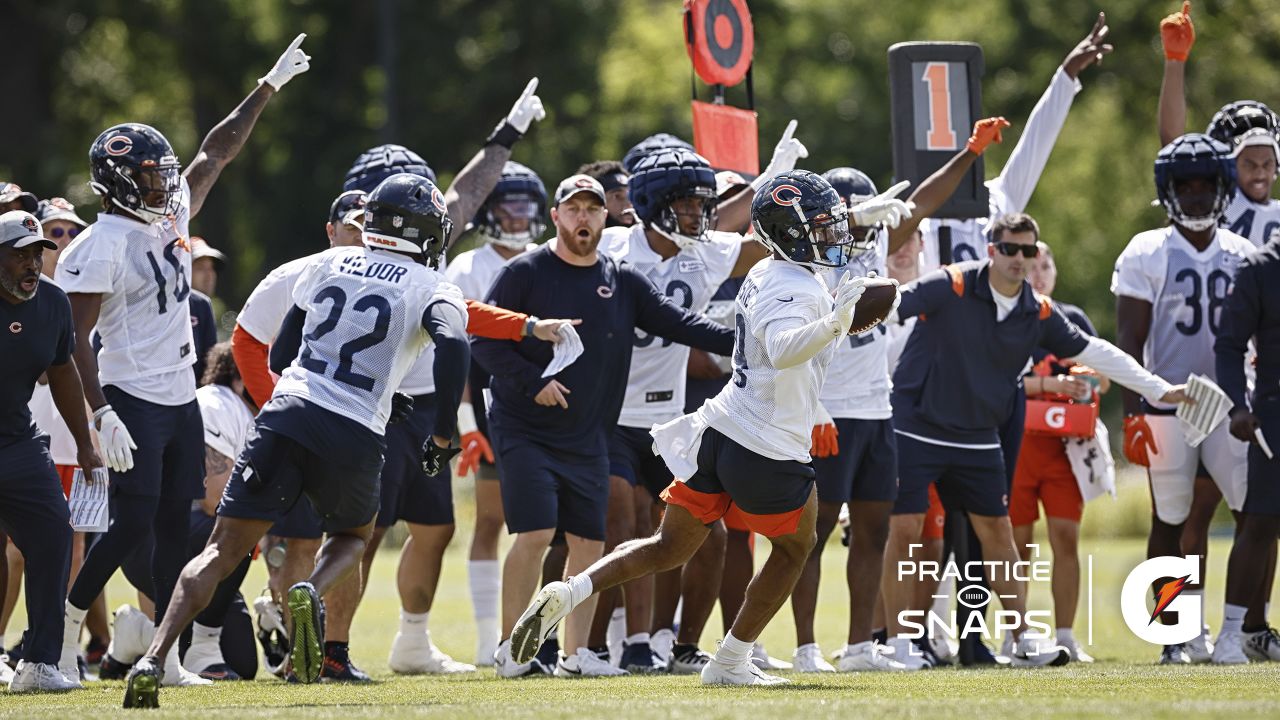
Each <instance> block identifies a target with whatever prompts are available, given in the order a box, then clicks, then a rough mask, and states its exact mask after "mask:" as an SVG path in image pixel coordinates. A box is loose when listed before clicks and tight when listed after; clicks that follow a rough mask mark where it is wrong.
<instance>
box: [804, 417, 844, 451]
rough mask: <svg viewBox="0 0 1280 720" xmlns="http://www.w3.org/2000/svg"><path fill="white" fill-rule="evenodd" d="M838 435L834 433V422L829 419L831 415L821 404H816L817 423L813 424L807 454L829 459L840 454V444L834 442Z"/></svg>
mask: <svg viewBox="0 0 1280 720" xmlns="http://www.w3.org/2000/svg"><path fill="white" fill-rule="evenodd" d="M839 435H840V433H839V432H837V431H836V421H835V420H832V419H831V413H829V412H827V409H826V408H825V407H822V404H821V403H819V404H818V418H817V422H815V423H814V424H813V438H812V445H810V447H809V454H810V455H812V456H814V457H816V458H825V457H831V456H832V455H839V454H840V443H839V442H837V441H836V438H837V437H839Z"/></svg>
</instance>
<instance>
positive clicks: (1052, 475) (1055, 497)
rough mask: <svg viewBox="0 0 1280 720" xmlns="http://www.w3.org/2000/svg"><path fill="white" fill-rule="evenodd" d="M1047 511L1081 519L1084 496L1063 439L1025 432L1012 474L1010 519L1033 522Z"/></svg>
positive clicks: (1022, 522)
mask: <svg viewBox="0 0 1280 720" xmlns="http://www.w3.org/2000/svg"><path fill="white" fill-rule="evenodd" d="M1040 503H1043V504H1044V514H1045V515H1046V516H1048V517H1055V518H1062V519H1063V520H1071V521H1072V522H1080V517H1081V516H1082V515H1083V514H1084V499H1083V498H1082V497H1081V496H1080V487H1079V486H1078V485H1076V476H1075V473H1073V472H1071V462H1070V461H1069V460H1067V448H1066V446H1065V445H1063V443H1062V439H1061V438H1056V437H1052V436H1048V435H1025V436H1023V438H1022V450H1021V452H1020V453H1019V454H1018V466H1017V468H1015V469H1014V473H1013V492H1012V493H1011V494H1010V496H1009V521H1010V522H1012V523H1013V524H1014V525H1031V524H1032V523H1034V522H1035V521H1036V520H1038V519H1039V518H1040V507H1039V505H1040Z"/></svg>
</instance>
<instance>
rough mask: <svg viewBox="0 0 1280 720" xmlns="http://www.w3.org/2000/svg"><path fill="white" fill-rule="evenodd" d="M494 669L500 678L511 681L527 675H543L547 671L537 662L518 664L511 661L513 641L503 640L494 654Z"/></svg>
mask: <svg viewBox="0 0 1280 720" xmlns="http://www.w3.org/2000/svg"><path fill="white" fill-rule="evenodd" d="M493 669H494V672H496V673H497V675H498V677H500V678H505V679H511V678H519V677H524V676H526V675H542V674H544V673H545V672H546V671H545V670H544V669H543V667H542V663H540V662H538V661H537V660H530V661H529V662H527V663H518V662H516V661H515V660H512V659H511V641H510V640H503V641H502V644H501V645H498V649H497V651H496V652H494V654H493Z"/></svg>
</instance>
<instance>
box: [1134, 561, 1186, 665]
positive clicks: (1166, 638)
mask: <svg viewBox="0 0 1280 720" xmlns="http://www.w3.org/2000/svg"><path fill="white" fill-rule="evenodd" d="M1160 580H1164V582H1162V583H1159V585H1158V586H1157V587H1156V591H1155V605H1154V606H1153V607H1152V609H1151V610H1150V611H1148V610H1147V594H1148V592H1150V590H1151V588H1152V587H1153V586H1156V585H1157V581H1160ZM1199 582H1200V556H1199V555H1188V556H1186V557H1175V556H1170V555H1163V556H1161V557H1154V558H1151V559H1150V560H1147V561H1145V562H1143V563H1142V564H1140V565H1138V567H1136V568H1134V569H1133V571H1132V572H1130V573H1129V577H1127V578H1125V581H1124V587H1123V588H1122V589H1121V590H1120V612H1121V613H1122V614H1123V615H1124V622H1125V624H1126V625H1128V626H1129V630H1131V631H1133V634H1134V635H1137V636H1138V637H1139V638H1141V639H1142V640H1146V641H1147V642H1149V643H1151V644H1153V645H1177V644H1178V643H1184V642H1187V641H1189V640H1191V639H1193V638H1195V637H1197V636H1199V635H1200V633H1201V632H1202V631H1203V628H1204V604H1203V602H1202V598H1201V597H1200V596H1199V595H1186V594H1184V593H1183V592H1182V591H1183V590H1184V589H1186V587H1187V586H1188V585H1193V584H1198V583H1199ZM1163 612H1176V613H1177V614H1178V622H1177V623H1175V624H1172V625H1166V624H1163V623H1161V622H1159V619H1160V614H1161V613H1163Z"/></svg>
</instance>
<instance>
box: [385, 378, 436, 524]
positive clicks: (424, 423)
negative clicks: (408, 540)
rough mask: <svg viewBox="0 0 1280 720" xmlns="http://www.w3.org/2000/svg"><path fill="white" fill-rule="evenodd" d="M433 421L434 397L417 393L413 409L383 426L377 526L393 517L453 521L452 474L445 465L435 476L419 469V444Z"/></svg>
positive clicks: (426, 521)
mask: <svg viewBox="0 0 1280 720" xmlns="http://www.w3.org/2000/svg"><path fill="white" fill-rule="evenodd" d="M435 424H436V396H435V394H431V395H417V396H415V397H414V398H413V412H412V413H411V414H410V415H409V417H408V418H406V419H405V420H404V421H403V422H399V423H396V424H395V425H388V426H387V453H386V455H387V459H386V462H385V463H384V464H383V465H382V502H381V503H380V505H379V507H378V521H377V525H378V527H390V526H391V525H394V524H395V522H396V520H404V521H405V522H411V523H415V524H418V525H452V524H453V476H452V474H451V473H450V471H449V466H448V465H446V466H445V468H444V470H443V471H441V472H440V474H439V475H436V476H435V477H429V476H428V475H427V474H426V473H425V472H423V471H422V445H423V443H426V442H427V441H428V440H430V438H431V431H432V429H433V428H434V426H435Z"/></svg>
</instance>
